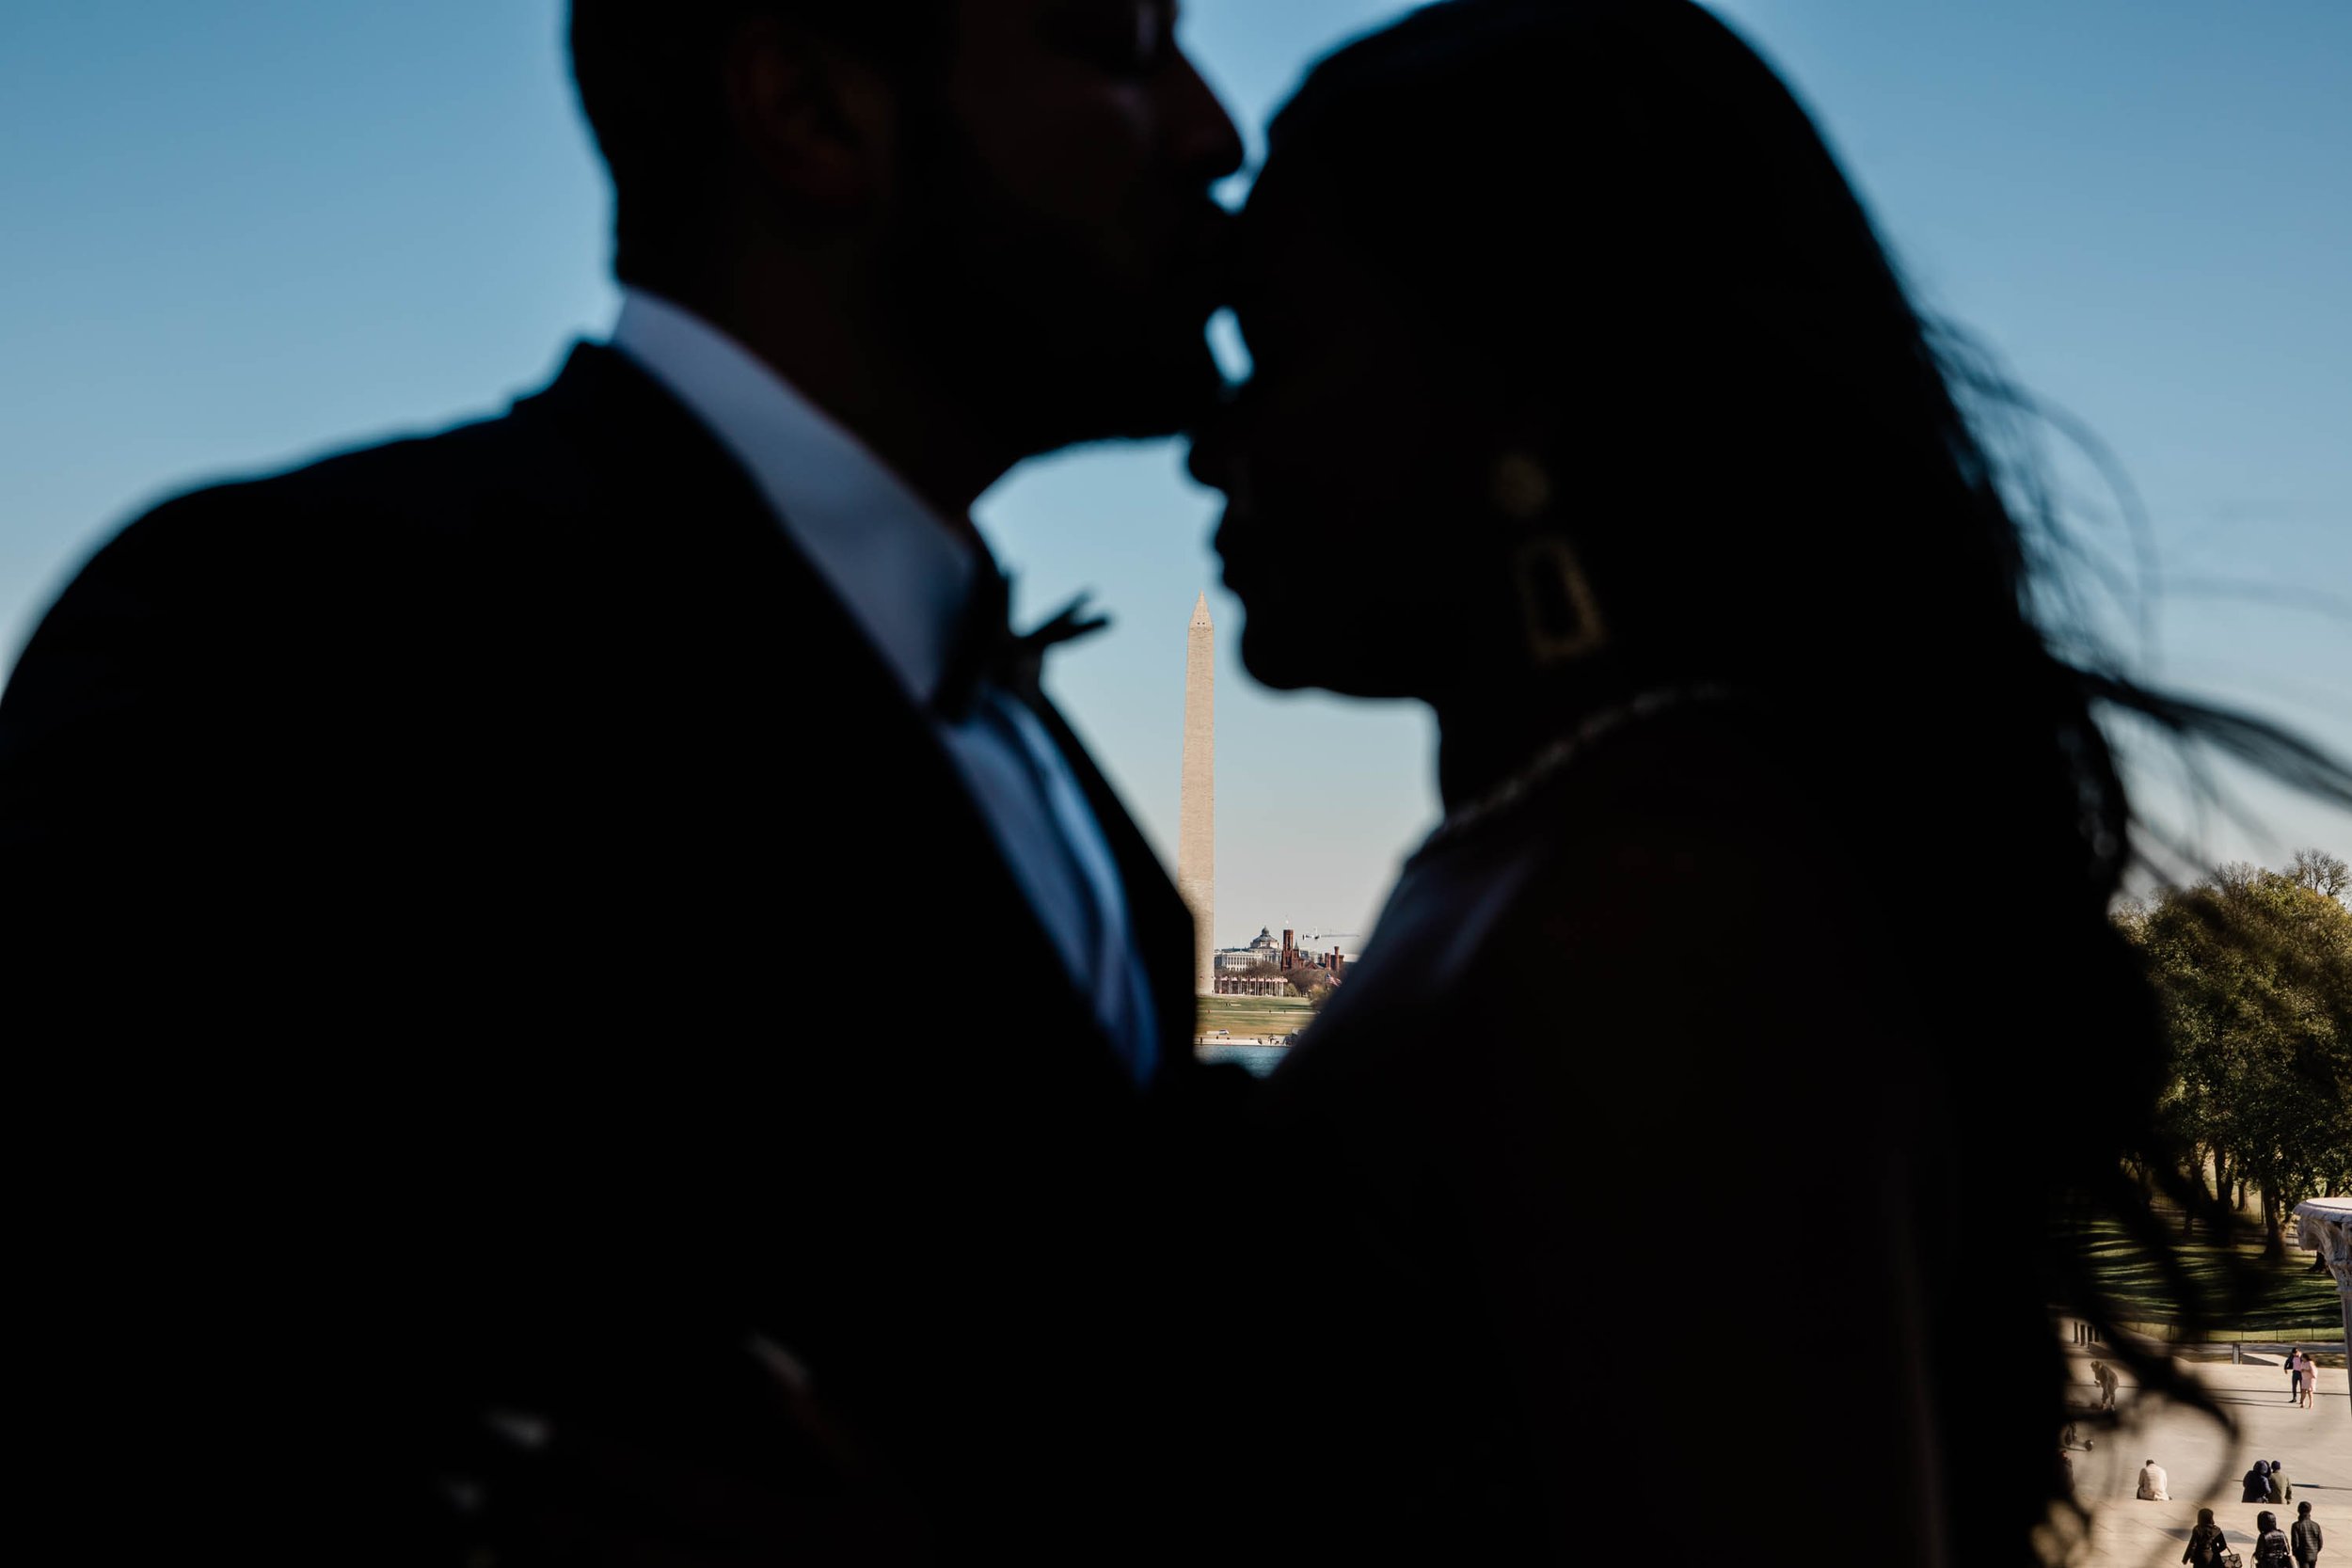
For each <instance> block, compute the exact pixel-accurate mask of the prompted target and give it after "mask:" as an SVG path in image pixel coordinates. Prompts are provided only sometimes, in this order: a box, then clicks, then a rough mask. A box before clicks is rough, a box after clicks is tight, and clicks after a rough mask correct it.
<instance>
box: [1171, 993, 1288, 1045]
mask: <svg viewBox="0 0 2352 1568" xmlns="http://www.w3.org/2000/svg"><path fill="white" fill-rule="evenodd" d="M1197 1000H1198V1003H1199V1007H1200V1011H1199V1012H1198V1013H1197V1014H1196V1015H1195V1016H1196V1017H1197V1018H1198V1020H1199V1022H1198V1025H1197V1027H1198V1028H1199V1029H1200V1033H1202V1034H1204V1035H1205V1034H1208V1033H1209V1032H1210V1031H1211V1030H1215V1029H1230V1030H1232V1035H1233V1037H1234V1038H1235V1039H1249V1038H1264V1039H1269V1040H1274V1039H1279V1038H1281V1037H1283V1036H1284V1035H1287V1034H1290V1033H1291V1032H1292V1031H1294V1030H1297V1029H1304V1028H1305V1027H1307V1021H1308V1020H1309V1019H1311V1018H1312V1017H1314V1016H1315V1015H1314V1009H1313V1008H1311V1007H1310V1006H1308V1005H1307V999H1306V998H1305V997H1303V996H1203V997H1200V998H1198V999H1197Z"/></svg>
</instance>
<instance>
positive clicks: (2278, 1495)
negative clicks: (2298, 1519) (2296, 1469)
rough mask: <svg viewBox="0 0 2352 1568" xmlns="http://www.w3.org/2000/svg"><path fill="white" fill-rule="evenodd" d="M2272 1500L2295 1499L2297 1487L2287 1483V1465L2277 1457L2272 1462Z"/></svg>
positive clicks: (2284, 1501) (2283, 1501)
mask: <svg viewBox="0 0 2352 1568" xmlns="http://www.w3.org/2000/svg"><path fill="white" fill-rule="evenodd" d="M2270 1500H2271V1501H2272V1502H2274V1503H2291V1502H2293V1501H2294V1500H2295V1488H2294V1487H2292V1486H2290V1485H2288V1484H2287V1467H2286V1466H2285V1465H2281V1464H2280V1463H2279V1462H2278V1461H2277V1460H2275V1459H2274V1460H2272V1461H2271V1462H2270Z"/></svg>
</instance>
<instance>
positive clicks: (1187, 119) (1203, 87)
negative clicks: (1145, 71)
mask: <svg viewBox="0 0 2352 1568" xmlns="http://www.w3.org/2000/svg"><path fill="white" fill-rule="evenodd" d="M1168 90H1169V92H1170V93H1171V94H1172V95H1173V104H1172V108H1171V112H1170V114H1169V116H1168V120H1169V123H1170V124H1171V125H1172V126H1173V127H1174V131H1173V140H1174V142H1175V160H1176V166H1177V167H1179V168H1181V169H1183V170H1184V172H1185V173H1186V174H1188V175H1191V176H1193V177H1195V178H1197V179H1198V180H1200V182H1201V183H1202V184H1204V185H1205V184H1213V183H1215V182H1216V181H1219V180H1222V179H1224V178H1225V177H1226V176H1227V175H1229V174H1232V173H1234V172H1236V171H1237V170H1239V169H1240V167H1241V165H1242V158H1243V155H1244V150H1243V147H1242V144H1241V131H1240V129H1239V127H1237V126H1235V125H1234V123H1233V117H1232V116H1231V115H1229V114H1227V113H1226V112H1225V105H1224V104H1222V103H1218V102H1217V98H1216V89H1215V88H1214V87H1210V86H1209V84H1208V81H1207V79H1206V78H1204V77H1203V76H1202V75H1201V74H1200V68H1199V67H1197V66H1195V65H1194V64H1193V63H1192V57H1191V56H1190V55H1178V56H1177V58H1176V70H1174V71H1171V72H1169V87H1168Z"/></svg>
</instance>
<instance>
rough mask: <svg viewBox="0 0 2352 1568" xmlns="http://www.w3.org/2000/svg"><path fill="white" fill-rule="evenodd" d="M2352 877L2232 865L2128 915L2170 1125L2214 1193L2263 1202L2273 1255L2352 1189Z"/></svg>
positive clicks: (2303, 865)
mask: <svg viewBox="0 0 2352 1568" xmlns="http://www.w3.org/2000/svg"><path fill="white" fill-rule="evenodd" d="M2345 876H2346V874H2345V870H2344V862H2343V861H2341V860H2339V859H2337V858H2336V857H2334V856H2332V855H2328V854H2325V853H2324V852H2322V851H2318V850H2305V851H2302V852H2300V853H2298V854H2297V855H2296V858H2295V861H2294V863H2293V864H2292V865H2291V866H2290V868H2289V869H2288V870H2287V871H2284V872H2277V871H2266V870H2264V869H2262V868H2261V867H2259V866H2251V865H2244V864H2233V865H2225V866H2222V867H2219V868H2218V869H2217V870H2216V871H2215V872H2214V873H2213V874H2212V875H2210V876H2208V877H2207V878H2206V879H2204V880H2202V881H2201V882H2200V883H2198V884H2197V885H2196V886H2195V887H2193V888H2190V889H2187V890H2186V891H2185V892H2168V893H2166V894H2163V895H2159V896H2157V897H2156V898H2155V899H2153V901H2151V902H2149V903H2147V904H2144V905H2139V906H2136V907H2132V908H2127V909H2126V910H2124V911H2122V913H2121V914H2120V915H2119V917H2118V918H2119V924H2120V925H2121V926H2122V928H2123V930H2124V932H2125V934H2126V935H2127V936H2129V937H2130V938H2131V940H2132V941H2133V942H2134V943H2135V944H2136V945H2137V947H2138V948H2139V949H2140V951H2141V953H2142V955H2143V957H2144V958H2145V959H2146V961H2147V965H2148V970H2149V974H2150V977H2151V979H2152V980H2153V982H2154V984H2155V987H2156V990H2157V993H2158V995H2159V996H2160V997H2161V998H2162V1000H2163V1004H2164V1010H2165V1019H2166V1023H2167V1028H2168V1033H2169V1037H2170V1044H2171V1049H2172V1063H2171V1069H2172V1070H2171V1075H2170V1081H2169V1085H2168V1086H2167V1089H2166V1092H2165V1094H2164V1097H2163V1099H2162V1101H2161V1102H2160V1103H2161V1110H2162V1114H2163V1115H2164V1116H2165V1117H2166V1118H2167V1119H2168V1121H2169V1124H2170V1128H2171V1130H2172V1131H2173V1132H2176V1133H2178V1134H2179V1135H2180V1136H2181V1137H2182V1138H2183V1139H2184V1140H2185V1141H2186V1142H2188V1143H2190V1144H2191V1145H2193V1146H2195V1147H2197V1148H2199V1149H2201V1151H2203V1152H2205V1153H2209V1154H2210V1157H2211V1159H2212V1163H2213V1169H2214V1178H2215V1185H2216V1188H2217V1196H2221V1197H2222V1198H2223V1199H2224V1200H2225V1201H2226V1200H2227V1198H2228V1196H2229V1189H2230V1187H2231V1185H2232V1183H2233V1182H2238V1183H2243V1184H2244V1186H2245V1187H2247V1188H2249V1189H2250V1190H2251V1191H2252V1192H2253V1193H2255V1194H2256V1195H2258V1196H2259V1197H2260V1200H2261V1205H2262V1215H2263V1227H2264V1235H2265V1250H2266V1251H2267V1252H2269V1253H2271V1254H2272V1255H2274V1256H2279V1255H2283V1254H2284V1252H2285V1250H2286V1243H2285V1238H2284V1234H2283V1230H2282V1226H2283V1223H2284V1219H2285V1214H2286V1212H2287V1211H2288V1210H2289V1209H2291V1208H2292V1207H2293V1206H2294V1204H2295V1203H2296V1202H2297V1201H2298V1200H2300V1199H2301V1198H2303V1197H2307V1196H2314V1195H2315V1194H2317V1193H2319V1192H2322V1191H2326V1190H2329V1189H2338V1190H2340V1189H2342V1188H2343V1187H2344V1186H2345V1185H2347V1184H2352V911H2347V910H2346V909H2345V908H2344V905H2343V904H2342V903H2340V902H2338V899H2337V896H2336V894H2334V893H2331V892H2328V891H2327V890H2328V888H2329V887H2331V886H2333V887H2336V888H2339V889H2340V888H2341V887H2342V886H2344V881H2345ZM2191 1175H2192V1177H2193V1178H2194V1179H2196V1180H2198V1181H2199V1182H2200V1183H2201V1180H2202V1173H2201V1172H2200V1171H2192V1172H2191Z"/></svg>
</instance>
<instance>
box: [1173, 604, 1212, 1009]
mask: <svg viewBox="0 0 2352 1568" xmlns="http://www.w3.org/2000/svg"><path fill="white" fill-rule="evenodd" d="M1176 891H1177V892H1178V893H1181V894H1183V895H1184V903H1185V905H1186V906H1187V907H1189V908H1190V909H1191V911H1192V989H1193V992H1194V994H1196V995H1199V996H1207V995H1209V994H1210V993H1211V992H1213V991H1215V990H1216V932H1215V931H1214V930H1213V929H1212V928H1211V927H1212V925H1213V924H1214V921H1215V917H1216V629H1215V628H1214V627H1212V626H1210V625H1209V596H1208V594H1201V595H1200V598H1199V599H1198V600H1197V601H1195V603H1194V604H1193V607H1192V626H1191V627H1190V628H1189V629H1188V630H1187V631H1186V632H1185V633H1184V790H1183V793H1182V794H1181V795H1180V796H1179V798H1178V803H1177V809H1176Z"/></svg>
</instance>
